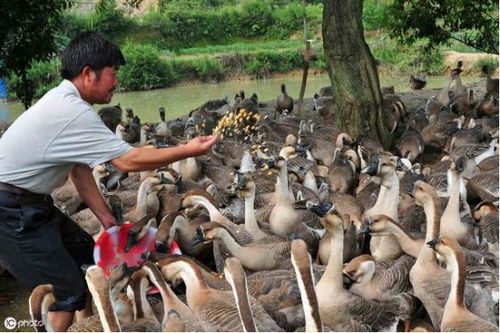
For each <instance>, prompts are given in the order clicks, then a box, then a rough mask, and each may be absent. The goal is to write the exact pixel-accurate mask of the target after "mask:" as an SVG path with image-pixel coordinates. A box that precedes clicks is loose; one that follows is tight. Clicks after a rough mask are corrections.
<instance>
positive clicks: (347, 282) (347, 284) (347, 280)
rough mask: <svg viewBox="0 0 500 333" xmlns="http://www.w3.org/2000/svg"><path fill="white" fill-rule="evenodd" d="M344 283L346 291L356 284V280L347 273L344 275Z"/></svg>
mask: <svg viewBox="0 0 500 333" xmlns="http://www.w3.org/2000/svg"><path fill="white" fill-rule="evenodd" d="M342 282H343V283H344V287H345V288H346V289H349V288H351V286H352V285H353V284H354V280H353V279H352V278H351V277H350V276H349V275H347V274H346V273H342Z"/></svg>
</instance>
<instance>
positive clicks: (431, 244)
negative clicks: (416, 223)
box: [427, 239, 438, 251]
mask: <svg viewBox="0 0 500 333" xmlns="http://www.w3.org/2000/svg"><path fill="white" fill-rule="evenodd" d="M437 243H438V240H437V239H433V240H431V241H430V242H427V245H428V246H429V247H430V248H431V249H433V250H434V251H436V245H437Z"/></svg>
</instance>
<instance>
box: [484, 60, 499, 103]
mask: <svg viewBox="0 0 500 333" xmlns="http://www.w3.org/2000/svg"><path fill="white" fill-rule="evenodd" d="M481 71H482V72H483V73H484V74H486V92H487V93H489V94H491V95H493V96H495V97H496V98H498V78H496V79H493V78H492V77H491V72H492V69H491V68H489V67H488V66H486V65H485V66H483V67H482V68H481Z"/></svg>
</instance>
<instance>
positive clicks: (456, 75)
mask: <svg viewBox="0 0 500 333" xmlns="http://www.w3.org/2000/svg"><path fill="white" fill-rule="evenodd" d="M461 72H462V61H460V60H459V61H458V62H457V67H456V68H454V69H453V70H452V71H451V73H450V77H451V78H452V79H453V80H454V81H455V85H454V86H453V87H452V89H451V91H452V93H453V96H454V97H455V96H460V95H463V94H467V88H465V86H464V85H463V83H462V79H461V77H460V73H461Z"/></svg>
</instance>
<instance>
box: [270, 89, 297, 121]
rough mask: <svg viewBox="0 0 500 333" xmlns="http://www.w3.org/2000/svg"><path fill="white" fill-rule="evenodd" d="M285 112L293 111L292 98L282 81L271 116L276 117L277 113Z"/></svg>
mask: <svg viewBox="0 0 500 333" xmlns="http://www.w3.org/2000/svg"><path fill="white" fill-rule="evenodd" d="M285 110H286V112H287V113H288V114H289V113H291V112H292V111H293V98H292V97H290V96H288V94H287V92H286V86H285V84H284V83H282V84H281V94H280V95H279V96H278V97H277V98H276V109H275V111H274V116H273V118H274V119H276V114H277V113H280V114H281V113H283V112H284V111H285Z"/></svg>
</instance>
